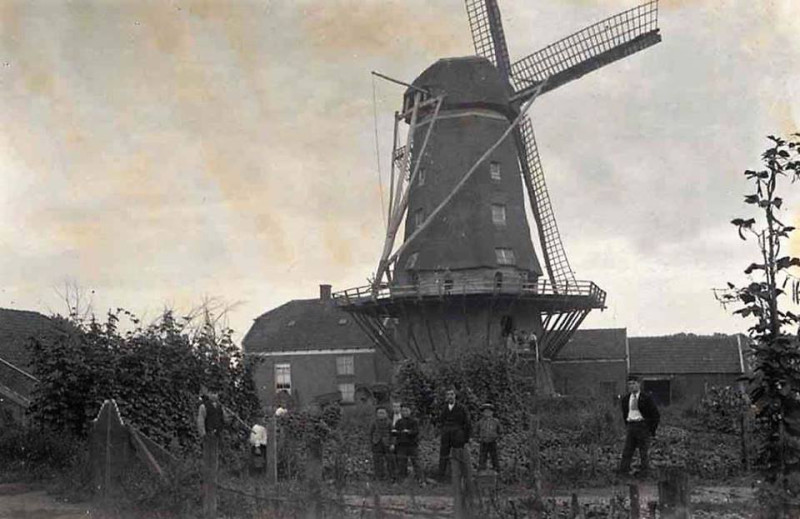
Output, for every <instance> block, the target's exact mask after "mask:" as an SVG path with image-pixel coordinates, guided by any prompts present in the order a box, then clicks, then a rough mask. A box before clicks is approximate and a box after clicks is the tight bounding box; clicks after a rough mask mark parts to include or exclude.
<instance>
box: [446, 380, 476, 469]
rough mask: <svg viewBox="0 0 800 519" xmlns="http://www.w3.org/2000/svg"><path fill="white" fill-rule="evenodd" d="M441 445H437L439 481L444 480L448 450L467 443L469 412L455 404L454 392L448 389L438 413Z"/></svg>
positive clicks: (460, 447)
mask: <svg viewBox="0 0 800 519" xmlns="http://www.w3.org/2000/svg"><path fill="white" fill-rule="evenodd" d="M439 427H440V432H441V443H440V445H439V479H440V480H441V481H444V480H445V476H446V473H447V463H448V462H449V460H450V449H462V448H463V447H464V445H466V443H467V442H468V441H469V434H470V422H469V411H467V408H466V407H464V406H463V405H461V404H459V403H457V402H456V390H455V388H450V389H448V390H447V392H446V393H445V404H444V405H443V406H442V409H441V411H440V413H439Z"/></svg>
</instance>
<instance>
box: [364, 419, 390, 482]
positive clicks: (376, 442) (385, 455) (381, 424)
mask: <svg viewBox="0 0 800 519" xmlns="http://www.w3.org/2000/svg"><path fill="white" fill-rule="evenodd" d="M369 438H370V442H371V444H372V467H373V470H374V472H375V477H376V478H377V479H379V480H383V479H387V478H391V477H392V472H393V471H392V462H391V447H392V421H391V419H389V415H388V413H387V412H386V409H384V408H383V407H379V408H378V409H377V410H376V411H375V420H374V421H373V422H372V425H371V426H370V429H369Z"/></svg>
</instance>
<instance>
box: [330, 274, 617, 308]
mask: <svg viewBox="0 0 800 519" xmlns="http://www.w3.org/2000/svg"><path fill="white" fill-rule="evenodd" d="M481 294H488V295H492V294H494V295H511V296H514V295H515V296H520V297H539V298H543V299H546V298H559V297H560V298H576V297H578V298H585V299H588V300H589V301H591V303H592V304H593V305H594V306H597V307H600V308H602V307H603V306H605V300H606V293H605V291H604V290H602V289H601V288H600V287H598V286H597V285H596V284H594V283H593V282H591V281H575V282H572V283H571V282H567V281H564V282H557V283H555V284H553V283H552V282H550V281H549V280H546V279H539V280H537V281H535V282H523V281H521V280H504V281H502V282H500V281H492V280H486V279H485V278H480V279H477V278H476V279H455V280H436V281H421V282H419V283H416V284H411V285H387V284H382V285H380V286H377V287H376V286H372V285H367V286H361V287H355V288H350V289H347V290H343V291H340V292H336V293H334V294H333V298H334V300H335V301H336V302H337V303H338V304H340V305H342V306H353V305H355V306H358V305H365V304H372V303H380V302H384V301H390V300H392V299H395V298H413V297H452V296H462V295H463V296H468V295H481Z"/></svg>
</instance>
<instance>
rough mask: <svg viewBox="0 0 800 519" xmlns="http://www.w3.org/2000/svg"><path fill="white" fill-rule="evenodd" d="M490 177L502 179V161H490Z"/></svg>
mask: <svg viewBox="0 0 800 519" xmlns="http://www.w3.org/2000/svg"><path fill="white" fill-rule="evenodd" d="M489 178H491V179H492V180H494V181H498V180H500V179H502V178H503V177H502V174H501V173H500V163H499V162H490V163H489Z"/></svg>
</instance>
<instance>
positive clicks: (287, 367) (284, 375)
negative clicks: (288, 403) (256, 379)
mask: <svg viewBox="0 0 800 519" xmlns="http://www.w3.org/2000/svg"><path fill="white" fill-rule="evenodd" d="M281 391H286V392H287V393H289V394H290V395H291V394H292V366H291V364H275V392H276V393H280V392H281Z"/></svg>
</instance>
